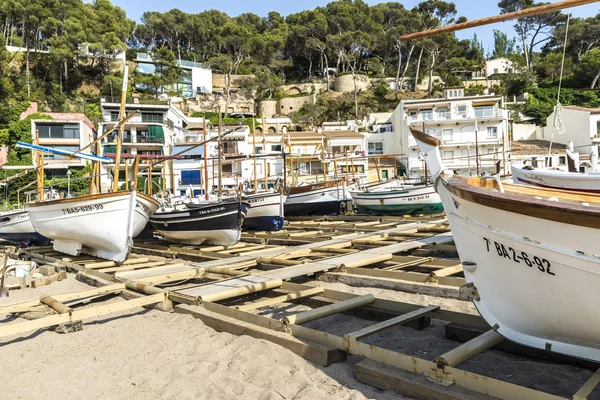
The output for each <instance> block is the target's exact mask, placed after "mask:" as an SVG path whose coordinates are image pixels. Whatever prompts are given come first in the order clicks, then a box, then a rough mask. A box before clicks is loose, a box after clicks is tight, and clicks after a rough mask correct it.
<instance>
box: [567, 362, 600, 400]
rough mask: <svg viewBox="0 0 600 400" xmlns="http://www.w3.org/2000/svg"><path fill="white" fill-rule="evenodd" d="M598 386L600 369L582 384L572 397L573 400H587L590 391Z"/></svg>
mask: <svg viewBox="0 0 600 400" xmlns="http://www.w3.org/2000/svg"><path fill="white" fill-rule="evenodd" d="M599 384H600V369H599V370H597V371H596V372H595V373H594V375H592V376H591V377H590V379H588V380H587V382H586V383H584V384H583V386H582V387H581V388H579V390H578V391H577V393H575V394H574V395H573V400H587V398H588V396H589V395H590V393H592V391H593V390H594V389H595V388H596V386H598V385H599Z"/></svg>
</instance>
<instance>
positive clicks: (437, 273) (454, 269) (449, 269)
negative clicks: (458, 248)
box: [431, 264, 463, 277]
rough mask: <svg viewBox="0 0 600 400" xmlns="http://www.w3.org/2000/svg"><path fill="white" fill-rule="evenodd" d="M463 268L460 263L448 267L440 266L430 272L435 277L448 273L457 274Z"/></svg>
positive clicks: (447, 274)
mask: <svg viewBox="0 0 600 400" xmlns="http://www.w3.org/2000/svg"><path fill="white" fill-rule="evenodd" d="M462 271H463V268H462V264H457V265H454V266H450V267H446V268H441V269H438V270H436V271H433V272H432V273H431V275H432V276H436V277H440V276H450V275H454V274H458V273H459V272H462Z"/></svg>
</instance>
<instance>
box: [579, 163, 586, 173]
mask: <svg viewBox="0 0 600 400" xmlns="http://www.w3.org/2000/svg"><path fill="white" fill-rule="evenodd" d="M579 172H581V173H582V174H585V166H583V165H582V166H581V167H579Z"/></svg>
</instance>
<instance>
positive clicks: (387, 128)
mask: <svg viewBox="0 0 600 400" xmlns="http://www.w3.org/2000/svg"><path fill="white" fill-rule="evenodd" d="M391 131H392V126H391V125H382V126H380V127H379V129H378V130H377V132H378V133H385V132H391Z"/></svg>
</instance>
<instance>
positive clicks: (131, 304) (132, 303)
mask: <svg viewBox="0 0 600 400" xmlns="http://www.w3.org/2000/svg"><path fill="white" fill-rule="evenodd" d="M165 299H166V294H164V293H159V294H154V295H150V296H146V297H141V298H139V299H134V300H128V301H121V302H118V303H111V304H105V305H102V306H97V307H89V308H82V309H79V310H73V312H72V313H70V314H56V315H50V316H48V317H44V318H40V319H36V320H32V321H25V322H18V323H12V324H5V326H0V337H6V336H10V335H17V334H20V333H25V332H29V331H33V330H37V329H42V328H48V327H51V326H55V325H58V324H62V323H66V322H73V321H77V320H80V319H81V320H83V319H89V318H94V317H101V316H103V315H107V314H113V313H116V312H120V311H126V310H129V309H132V308H136V307H141V306H145V305H148V304H154V303H159V302H161V301H163V300H165Z"/></svg>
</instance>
